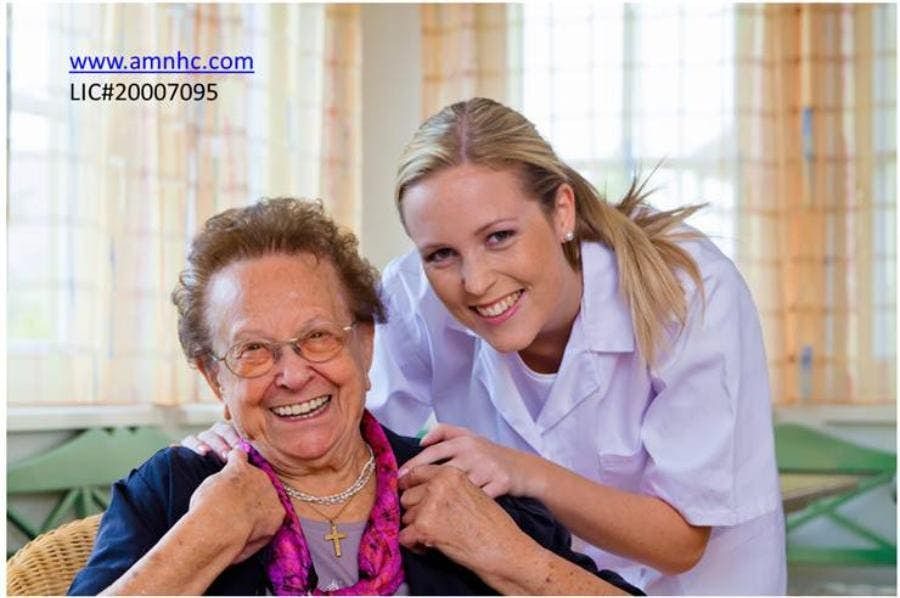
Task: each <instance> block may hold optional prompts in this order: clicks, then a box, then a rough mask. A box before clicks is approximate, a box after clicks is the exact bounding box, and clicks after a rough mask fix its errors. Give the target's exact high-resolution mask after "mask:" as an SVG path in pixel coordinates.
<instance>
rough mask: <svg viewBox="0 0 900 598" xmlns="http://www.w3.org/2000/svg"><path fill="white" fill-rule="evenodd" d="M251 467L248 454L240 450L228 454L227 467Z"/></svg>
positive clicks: (233, 450) (236, 449) (232, 450)
mask: <svg viewBox="0 0 900 598" xmlns="http://www.w3.org/2000/svg"><path fill="white" fill-rule="evenodd" d="M246 465H249V463H248V462H247V453H245V452H244V451H242V450H241V449H239V448H235V449H231V450H230V451H229V452H228V460H227V462H226V464H225V467H229V466H230V467H242V466H246Z"/></svg>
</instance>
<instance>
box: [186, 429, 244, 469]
mask: <svg viewBox="0 0 900 598" xmlns="http://www.w3.org/2000/svg"><path fill="white" fill-rule="evenodd" d="M240 441H241V437H240V436H239V435H238V433H237V431H236V430H235V429H234V426H232V425H231V424H230V423H228V422H223V421H218V422H216V423H214V424H213V425H211V426H210V427H209V429H208V430H203V431H202V432H198V433H197V434H196V435H194V434H188V435H187V436H185V437H184V438H182V440H181V446H183V447H185V448H189V449H191V450H192V451H194V452H195V453H197V454H198V455H205V454H207V453H208V452H209V451H212V452H213V453H215V455H216V456H217V457H219V458H220V459H222V460H223V461H225V460H226V459H227V458H228V452H229V451H230V450H231V449H233V448H234V447H236V446H237V445H238V443H240Z"/></svg>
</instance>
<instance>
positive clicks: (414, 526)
mask: <svg viewBox="0 0 900 598" xmlns="http://www.w3.org/2000/svg"><path fill="white" fill-rule="evenodd" d="M399 487H400V489H401V490H402V491H403V492H402V494H401V496H400V504H401V505H403V507H404V508H405V509H406V512H405V513H404V514H403V518H402V522H403V524H404V526H405V527H404V528H403V529H402V530H401V531H400V543H401V544H403V545H404V546H406V547H407V548H409V549H411V550H421V549H422V548H423V547H428V548H436V549H438V550H440V551H441V552H443V553H444V554H445V555H447V556H448V557H450V558H451V559H453V560H454V561H456V562H457V563H460V564H461V565H463V566H465V567H467V568H469V569H472V570H474V571H476V572H477V573H481V572H482V571H485V570H489V569H491V567H492V566H493V565H494V564H495V563H500V562H502V561H505V560H508V559H509V558H510V555H514V554H516V547H517V546H518V545H520V544H521V542H522V541H523V540H524V541H529V542H530V538H528V537H527V536H525V535H524V534H523V533H522V532H521V531H520V530H519V528H518V527H517V526H516V524H515V522H514V521H513V520H512V518H511V517H510V516H509V515H508V514H507V513H506V512H505V511H504V510H503V509H502V508H500V506H499V505H498V504H497V503H496V502H494V501H493V500H492V499H491V498H490V497H489V496H488V495H487V494H485V493H484V492H482V490H481V489H480V488H478V487H477V486H475V485H474V484H472V482H470V481H469V479H468V478H467V477H466V474H465V473H464V472H463V471H461V470H459V469H456V468H455V467H450V466H447V465H420V466H418V467H414V468H413V469H411V470H410V472H409V473H408V474H406V475H405V476H403V477H401V478H400V481H399Z"/></svg>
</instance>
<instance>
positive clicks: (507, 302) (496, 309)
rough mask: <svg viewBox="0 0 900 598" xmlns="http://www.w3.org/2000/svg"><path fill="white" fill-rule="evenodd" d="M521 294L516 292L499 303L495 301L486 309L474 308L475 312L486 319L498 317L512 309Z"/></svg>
mask: <svg viewBox="0 0 900 598" xmlns="http://www.w3.org/2000/svg"><path fill="white" fill-rule="evenodd" d="M521 294H522V291H516V292H515V293H510V294H509V295H507V296H506V297H504V298H503V299H501V300H500V301H497V302H496V303H492V304H491V305H488V306H487V307H478V306H476V307H475V311H477V312H478V313H479V314H481V315H482V316H485V317H487V318H493V317H496V316H499V315H500V314H502V313H503V312H505V311H506V310H507V309H509V308H510V307H512V306H513V305H514V304H515V303H516V301H518V300H519V296H520V295H521Z"/></svg>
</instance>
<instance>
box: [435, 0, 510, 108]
mask: <svg viewBox="0 0 900 598" xmlns="http://www.w3.org/2000/svg"><path fill="white" fill-rule="evenodd" d="M420 11H421V18H422V116H423V118H424V117H426V116H429V115H431V114H433V113H435V112H437V111H438V110H440V109H441V108H443V107H444V106H446V105H448V104H451V103H453V102H457V101H459V100H465V99H468V98H471V97H474V96H485V97H490V98H493V99H495V100H498V101H501V102H505V101H509V100H510V98H509V90H510V88H511V87H510V74H511V73H510V69H509V68H508V65H509V58H510V56H509V44H508V40H509V37H508V32H509V31H510V27H509V23H510V20H511V19H513V18H515V14H516V7H515V6H514V5H507V4H422V5H421V9H420Z"/></svg>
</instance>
